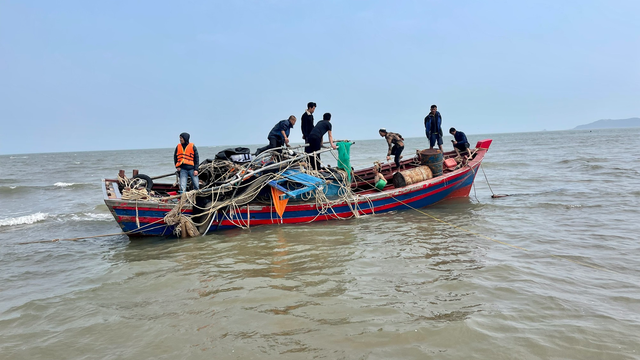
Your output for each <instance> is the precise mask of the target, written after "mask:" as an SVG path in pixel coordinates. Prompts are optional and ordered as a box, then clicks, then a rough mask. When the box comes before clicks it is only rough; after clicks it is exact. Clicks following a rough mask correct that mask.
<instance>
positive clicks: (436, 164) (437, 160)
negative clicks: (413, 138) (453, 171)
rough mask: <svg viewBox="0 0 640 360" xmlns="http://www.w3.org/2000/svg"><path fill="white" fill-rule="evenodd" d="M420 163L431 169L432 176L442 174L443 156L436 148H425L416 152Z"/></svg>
mask: <svg viewBox="0 0 640 360" xmlns="http://www.w3.org/2000/svg"><path fill="white" fill-rule="evenodd" d="M418 157H419V159H420V164H422V165H427V166H428V167H429V168H430V169H431V173H433V176H440V175H442V161H443V160H444V157H443V156H442V152H441V151H440V150H438V149H426V150H422V151H419V152H418Z"/></svg>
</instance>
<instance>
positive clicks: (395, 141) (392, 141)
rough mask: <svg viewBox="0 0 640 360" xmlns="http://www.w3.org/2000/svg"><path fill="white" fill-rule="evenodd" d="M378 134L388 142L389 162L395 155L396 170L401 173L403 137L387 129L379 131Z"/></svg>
mask: <svg viewBox="0 0 640 360" xmlns="http://www.w3.org/2000/svg"><path fill="white" fill-rule="evenodd" d="M378 133H379V134H380V136H382V137H384V138H385V140H387V145H388V146H389V150H387V160H389V159H391V155H393V156H394V158H393V161H394V162H395V163H396V168H397V169H398V171H400V159H401V158H402V156H401V155H400V154H402V150H404V139H403V138H402V135H400V134H396V133H392V132H390V131H387V129H385V128H382V129H380V130H378Z"/></svg>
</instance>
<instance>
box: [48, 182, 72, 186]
mask: <svg viewBox="0 0 640 360" xmlns="http://www.w3.org/2000/svg"><path fill="white" fill-rule="evenodd" d="M73 185H75V183H66V182H57V183H55V184H53V186H58V187H68V186H73Z"/></svg>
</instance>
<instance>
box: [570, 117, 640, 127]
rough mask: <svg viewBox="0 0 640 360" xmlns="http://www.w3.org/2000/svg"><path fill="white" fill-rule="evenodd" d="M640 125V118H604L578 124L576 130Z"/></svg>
mask: <svg viewBox="0 0 640 360" xmlns="http://www.w3.org/2000/svg"><path fill="white" fill-rule="evenodd" d="M634 127H640V118H637V117H635V118H629V119H617V120H612V119H602V120H598V121H594V122H592V123H589V124H585V125H578V126H576V127H575V128H573V129H574V130H587V129H619V128H634Z"/></svg>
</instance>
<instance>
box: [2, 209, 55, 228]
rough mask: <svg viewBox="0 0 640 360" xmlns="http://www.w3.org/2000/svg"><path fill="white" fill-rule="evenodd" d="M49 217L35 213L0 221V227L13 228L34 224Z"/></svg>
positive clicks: (45, 214)
mask: <svg viewBox="0 0 640 360" xmlns="http://www.w3.org/2000/svg"><path fill="white" fill-rule="evenodd" d="M47 217H49V214H47V213H41V212H38V213H35V214H31V215H25V216H19V217H15V218H8V219H2V220H0V226H15V225H25V224H34V223H37V222H38V221H42V220H44V219H46V218H47Z"/></svg>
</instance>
